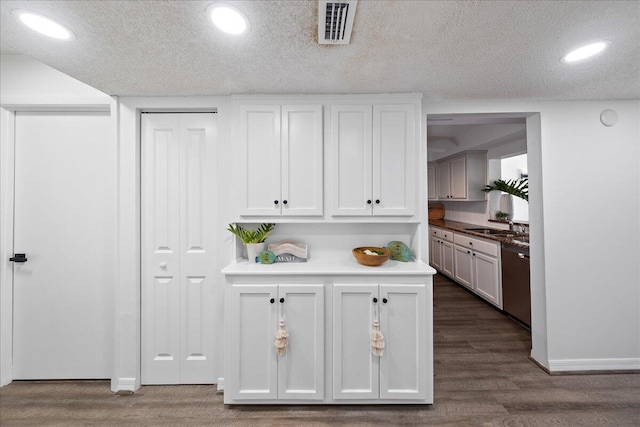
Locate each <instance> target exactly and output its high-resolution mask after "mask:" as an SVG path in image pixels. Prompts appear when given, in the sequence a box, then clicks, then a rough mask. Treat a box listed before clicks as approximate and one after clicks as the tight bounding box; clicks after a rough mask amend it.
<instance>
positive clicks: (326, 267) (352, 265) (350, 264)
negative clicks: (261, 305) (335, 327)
mask: <svg viewBox="0 0 640 427" xmlns="http://www.w3.org/2000/svg"><path fill="white" fill-rule="evenodd" d="M222 273H224V274H226V275H232V276H233V275H259V276H264V275H324V276H327V275H332V276H387V275H388V276H431V275H434V274H436V270H434V269H433V268H432V267H431V266H430V265H428V264H425V263H423V262H422V261H417V262H415V261H413V262H401V261H394V260H391V259H390V260H388V261H387V262H385V263H384V264H382V265H381V266H378V267H367V266H364V265H360V264H358V262H357V261H356V260H355V258H353V256H351V255H348V256H343V257H338V258H333V257H322V258H312V259H309V260H308V261H307V262H276V263H275V264H258V263H251V264H250V263H249V261H247V260H244V259H241V260H238V261H237V262H232V263H231V264H229V265H228V266H226V267H225V268H223V269H222Z"/></svg>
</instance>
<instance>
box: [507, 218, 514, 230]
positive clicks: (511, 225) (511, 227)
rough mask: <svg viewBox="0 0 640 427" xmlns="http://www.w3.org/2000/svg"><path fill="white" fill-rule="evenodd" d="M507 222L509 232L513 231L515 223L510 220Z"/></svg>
mask: <svg viewBox="0 0 640 427" xmlns="http://www.w3.org/2000/svg"><path fill="white" fill-rule="evenodd" d="M507 222H508V223H509V231H513V221H512V220H508V221H507Z"/></svg>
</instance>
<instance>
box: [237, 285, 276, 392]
mask: <svg viewBox="0 0 640 427" xmlns="http://www.w3.org/2000/svg"><path fill="white" fill-rule="evenodd" d="M230 291H231V306H230V307H227V308H226V309H228V310H230V316H229V317H228V319H229V323H230V324H228V325H225V327H227V328H229V330H228V331H227V333H228V334H229V335H228V336H229V337H230V339H229V341H228V345H230V347H231V348H230V349H229V351H228V353H227V354H229V355H230V357H229V360H227V361H226V364H227V365H226V368H225V372H226V374H225V375H226V376H228V377H229V379H228V380H227V381H226V383H227V386H226V390H225V393H228V394H229V398H230V399H234V400H243V399H277V398H278V388H277V381H278V365H277V362H278V359H277V355H276V352H275V348H274V345H273V344H274V339H275V333H276V330H277V325H278V319H277V314H278V313H277V312H278V304H277V298H278V286H277V285H233V286H232V287H231V290H230Z"/></svg>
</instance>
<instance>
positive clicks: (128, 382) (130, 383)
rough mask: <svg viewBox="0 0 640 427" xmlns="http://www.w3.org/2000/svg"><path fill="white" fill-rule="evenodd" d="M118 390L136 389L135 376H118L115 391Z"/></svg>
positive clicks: (131, 390) (132, 390)
mask: <svg viewBox="0 0 640 427" xmlns="http://www.w3.org/2000/svg"><path fill="white" fill-rule="evenodd" d="M119 391H130V392H134V391H136V379H135V378H118V380H117V384H116V390H115V392H116V393H117V392H119Z"/></svg>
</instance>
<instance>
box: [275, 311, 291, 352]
mask: <svg viewBox="0 0 640 427" xmlns="http://www.w3.org/2000/svg"><path fill="white" fill-rule="evenodd" d="M285 327H286V324H285V322H284V320H283V319H280V322H278V332H276V341H275V342H274V343H273V345H274V346H275V347H276V353H277V354H279V355H283V354H285V353H286V352H287V346H288V345H289V333H288V332H287V330H286V329H285Z"/></svg>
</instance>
